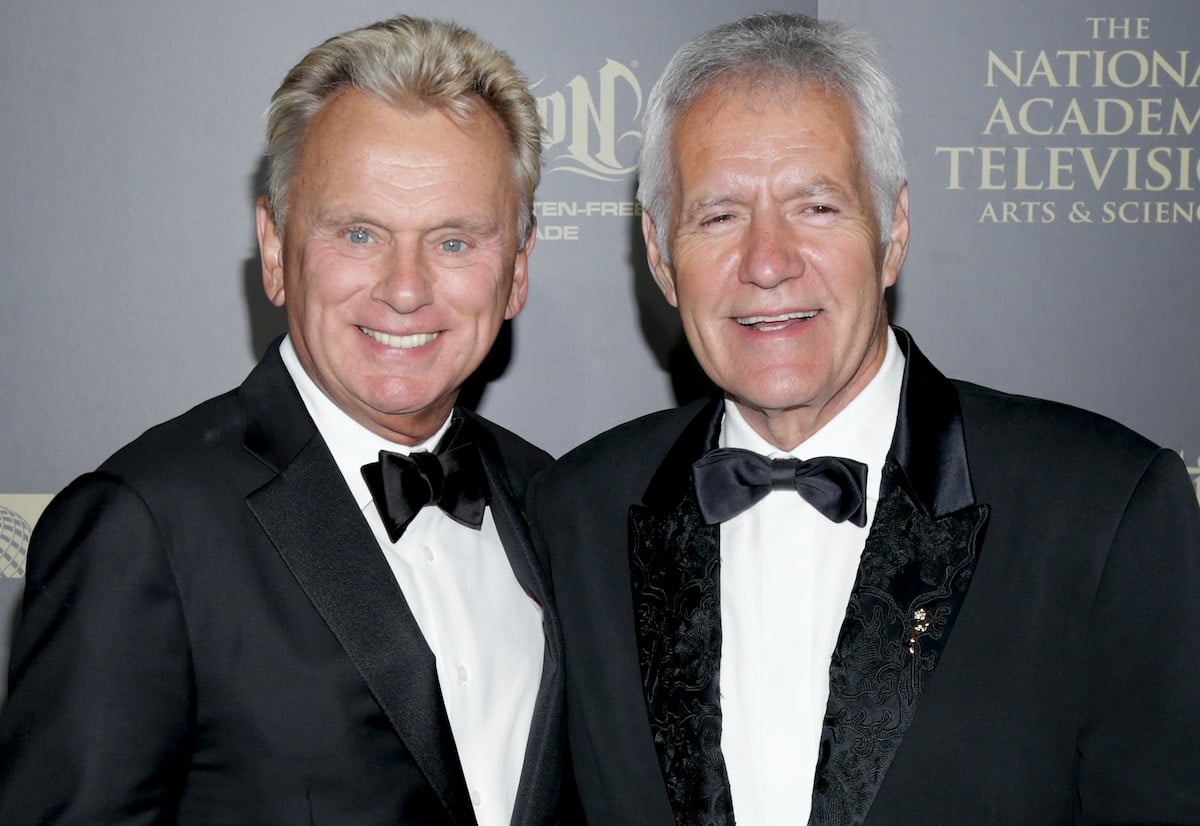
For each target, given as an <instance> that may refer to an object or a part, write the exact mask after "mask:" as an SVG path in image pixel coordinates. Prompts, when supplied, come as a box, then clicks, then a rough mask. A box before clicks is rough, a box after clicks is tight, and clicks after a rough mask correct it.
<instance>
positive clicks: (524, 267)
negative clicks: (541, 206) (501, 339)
mask: <svg viewBox="0 0 1200 826" xmlns="http://www.w3.org/2000/svg"><path fill="white" fill-rule="evenodd" d="M536 240H537V221H536V219H535V220H534V223H533V224H532V225H531V226H530V227H529V237H527V238H526V239H525V243H524V244H522V245H521V248H520V249H519V250H517V257H516V260H515V261H513V279H512V289H511V290H510V291H509V293H508V304H507V305H506V306H505V308H504V318H505V320H506V321H507V320H508V319H510V318H515V317H516V315H517V313H519V312H521V308H522V307H524V306H525V299H526V298H527V297H528V295H529V254H530V253H531V252H533V244H534V242H535V241H536Z"/></svg>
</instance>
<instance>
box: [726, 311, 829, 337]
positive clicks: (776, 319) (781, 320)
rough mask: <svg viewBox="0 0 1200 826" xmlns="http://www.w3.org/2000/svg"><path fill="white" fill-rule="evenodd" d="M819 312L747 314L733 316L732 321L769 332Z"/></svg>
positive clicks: (810, 317) (807, 318)
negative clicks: (737, 316) (738, 316)
mask: <svg viewBox="0 0 1200 826" xmlns="http://www.w3.org/2000/svg"><path fill="white" fill-rule="evenodd" d="M820 312H821V311H820V310H806V311H805V312H802V313H782V314H781V315H748V316H743V317H741V318H735V319H734V321H736V322H737V323H738V324H741V325H742V326H743V327H751V328H753V329H755V330H761V331H762V332H767V333H769V332H772V331H774V330H782V329H783V328H784V327H787V326H788V325H790V324H792V323H794V322H797V321H808V320H810V319H813V318H816V317H817V314H818V313H820Z"/></svg>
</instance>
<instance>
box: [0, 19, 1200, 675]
mask: <svg viewBox="0 0 1200 826" xmlns="http://www.w3.org/2000/svg"><path fill="white" fill-rule="evenodd" d="M774 5H775V4H772V3H757V2H750V0H735V2H733V3H729V2H716V0H700V1H699V2H698V1H697V0H674V2H665V3H655V4H647V3H644V2H633V1H632V0H609V2H606V3H603V4H595V3H582V2H564V1H563V0H560V1H559V2H553V0H518V2H515V3H514V2H509V3H505V4H495V5H494V6H491V7H485V6H484V4H482V3H471V2H467V1H466V0H442V1H441V2H436V3H435V2H429V1H428V0H422V1H421V2H414V3H409V4H407V5H405V6H404V7H403V8H402V9H401V8H399V7H397V6H396V5H394V4H392V3H382V2H367V1H366V0H358V1H357V2H355V1H353V0H350V1H348V2H341V3H337V4H328V5H327V6H325V7H317V8H313V7H311V4H310V7H307V8H301V7H298V6H297V5H296V4H292V3H284V2H281V0H270V2H258V3H253V4H245V3H241V2H237V3H235V2H233V0H210V2H207V3H204V4H187V5H184V4H163V3H158V2H152V1H151V0H125V2H110V3H104V4H94V3H86V2H81V0H74V2H61V3H55V4H24V3H5V4H3V5H2V6H0V77H3V79H4V81H5V82H4V83H3V84H0V111H2V112H3V113H4V116H3V118H0V250H2V251H3V252H2V253H0V279H2V280H0V284H2V290H0V347H2V350H0V352H2V354H3V355H2V357H0V413H2V415H3V421H4V423H5V428H4V430H3V436H2V437H0V664H2V663H3V661H4V660H5V659H6V658H7V645H8V637H9V633H8V628H9V625H10V622H11V618H12V615H13V613H14V612H15V608H16V604H17V595H18V593H19V588H20V585H21V579H20V576H21V574H22V571H23V553H24V543H25V541H26V540H27V532H28V529H29V526H30V525H31V524H32V523H33V522H34V521H35V520H36V518H37V515H38V514H39V513H40V510H41V507H43V506H44V504H45V501H46V500H47V498H48V496H49V495H50V494H52V493H53V492H55V491H57V490H58V489H60V488H61V487H63V486H64V485H65V484H66V483H67V482H69V481H70V479H71V478H73V477H74V476H76V475H77V474H79V473H81V472H84V471H86V470H88V469H90V468H92V467H94V466H95V465H96V464H98V463H99V462H100V461H101V460H102V459H103V458H104V457H105V456H107V455H108V454H109V453H111V452H112V451H113V450H114V449H115V448H117V447H118V446H120V445H121V444H123V443H125V442H127V441H129V440H130V439H132V438H133V437H134V436H136V435H137V434H138V433H140V432H141V431H142V430H144V429H145V428H146V427H148V426H150V425H151V424H153V423H155V422H157V421H161V420H163V419H165V418H168V417H170V416H172V415H175V414H177V413H179V412H181V411H182V410H184V409H186V408H187V407H189V406H191V405H192V404H194V403H196V402H198V401H200V400H202V399H204V398H207V397H208V396H211V395H214V394H216V393H218V392H221V391H223V390H225V389H228V388H229V387H231V386H233V385H235V384H236V383H238V382H239V381H240V380H241V379H242V377H243V376H244V375H245V373H246V372H247V371H248V370H249V368H250V367H251V366H252V364H253V363H254V362H255V361H256V360H257V358H258V356H259V355H260V354H261V352H262V350H263V348H264V347H265V345H266V343H267V342H268V341H269V340H270V339H271V338H272V337H273V336H274V335H275V334H276V333H277V332H279V331H280V330H281V329H282V316H281V314H280V313H279V312H277V311H276V310H275V309H274V308H272V307H271V306H270V305H269V304H268V302H267V301H266V300H265V298H263V296H262V290H261V286H260V281H259V275H258V265H257V253H256V249H255V242H254V230H253V199H254V196H255V195H256V194H258V192H259V189H260V186H259V181H260V180H261V176H262V173H263V168H262V162H261V158H262V151H263V139H262V117H261V116H262V112H263V110H264V108H265V107H266V104H267V101H268V100H269V98H270V95H271V92H272V91H273V90H274V89H275V87H276V86H277V85H278V82H279V80H280V79H281V78H282V76H283V73H284V72H285V71H286V70H287V69H288V68H289V67H290V66H291V65H292V64H293V63H294V62H295V61H296V60H297V59H299V57H300V56H301V55H302V54H303V52H304V51H306V50H307V49H308V48H309V47H310V46H312V45H313V44H315V43H316V42H318V41H319V40H321V39H323V38H325V37H327V36H329V35H331V34H333V33H335V32H338V31H342V30H345V29H347V28H352V27H354V26H357V25H361V24H364V23H367V22H370V21H372V20H375V19H379V18H381V17H386V16H389V15H391V14H394V13H396V12H397V11H400V10H403V11H406V12H411V13H415V14H423V15H431V16H441V17H449V18H453V19H456V20H458V21H460V22H462V23H465V24H467V25H469V26H471V27H473V28H476V29H477V30H479V31H480V32H481V33H482V34H483V35H484V36H486V37H488V38H489V39H491V40H493V41H494V42H496V43H498V44H499V45H501V46H502V47H504V48H505V49H507V50H509V51H510V52H511V53H512V54H513V55H514V57H515V58H516V60H517V62H518V64H519V65H520V66H521V67H522V68H523V69H524V71H525V72H526V74H527V75H528V76H529V77H530V79H531V80H532V81H534V82H535V84H536V87H535V93H536V94H537V95H538V97H539V99H540V100H541V102H542V106H543V116H544V119H545V120H546V125H547V128H548V130H549V135H550V143H549V147H548V150H547V153H546V173H545V175H544V178H543V183H542V186H541V188H540V189H539V191H538V217H539V221H540V227H541V228H540V234H541V237H540V240H539V241H538V244H537V247H536V250H535V252H534V255H533V258H532V283H531V289H530V300H529V303H528V304H527V306H526V308H525V310H524V312H522V314H521V315H520V317H519V318H518V319H517V320H516V322H515V323H514V324H513V325H511V328H510V329H509V330H508V331H507V332H506V334H505V335H504V336H503V338H502V341H501V346H500V347H499V348H498V352H497V354H496V358H494V359H492V360H491V362H490V363H489V364H488V365H487V367H486V372H487V374H488V376H489V377H491V378H493V380H492V381H490V382H489V383H488V384H487V385H486V386H485V387H484V389H483V391H482V397H481V398H480V399H479V402H478V406H479V408H480V409H481V410H482V411H483V412H484V413H485V414H487V415H488V416H490V417H492V418H494V419H496V420H497V421H499V422H501V423H503V424H505V425H507V426H509V427H511V428H513V429H515V430H517V431H518V432H521V433H522V434H524V435H526V436H527V437H529V438H530V439H532V440H534V441H536V442H539V443H540V444H542V445H543V446H545V447H546V448H547V449H549V450H551V451H552V452H554V453H561V452H563V451H564V450H566V449H567V448H569V447H570V446H571V445H573V444H575V443H576V442H578V441H580V440H582V439H583V438H586V437H587V436H589V435H591V434H593V433H595V432H597V431H598V430H600V429H603V428H605V427H607V426H609V425H611V424H614V423H616V422H618V421H621V420H623V419H626V418H629V417H631V416H634V415H637V414H640V413H642V412H646V411H649V410H653V409H656V408H660V407H664V406H669V405H672V404H674V403H675V402H676V400H677V399H679V398H681V397H685V396H687V395H689V394H691V393H692V392H694V391H695V384H694V382H693V381H692V380H691V379H692V376H691V373H690V371H689V367H688V361H687V359H686V357H684V356H683V354H682V353H681V351H680V334H679V329H678V325H677V323H676V322H675V321H674V319H673V317H672V314H671V312H670V311H669V308H667V307H666V305H665V303H664V302H663V301H662V300H661V299H660V298H659V297H658V295H657V291H656V290H655V289H654V287H653V286H652V285H651V284H650V282H649V279H648V277H647V276H646V274H645V267H644V264H643V261H642V254H643V250H642V247H641V241H640V237H639V231H638V217H637V214H636V207H635V205H634V204H633V191H634V174H635V170H634V168H633V164H634V158H635V157H636V153H637V149H638V145H639V136H638V132H637V129H638V119H639V115H640V106H641V105H642V104H643V102H644V96H645V95H646V93H648V92H649V89H650V86H651V85H652V83H653V81H654V79H655V78H656V77H657V75H658V73H659V71H660V70H661V68H662V67H663V65H664V64H665V62H666V60H667V59H668V57H669V56H670V54H671V52H672V51H673V50H674V49H675V48H676V47H677V46H678V45H680V44H681V43H682V42H684V41H685V40H686V39H688V38H689V37H691V36H693V35H695V34H697V33H698V32H700V31H702V30H704V29H706V28H708V27H710V26H712V25H714V24H716V23H719V22H724V21H726V20H730V19H733V18H734V17H737V16H740V15H742V14H744V13H749V12H751V11H756V10H760V9H766V8H771V7H773V6H774ZM787 5H788V7H789V8H791V9H794V10H801V11H809V12H814V11H819V13H820V15H821V16H823V17H832V18H839V19H844V20H847V21H849V22H852V23H854V24H856V25H859V26H862V27H864V28H866V29H867V30H868V31H870V32H871V33H872V34H873V35H874V37H875V38H876V40H877V42H878V44H879V46H880V50H881V53H882V54H883V57H884V60H885V62H886V63H887V64H888V66H889V67H890V68H891V70H892V72H893V74H894V76H895V78H896V81H897V85H898V87H899V91H900V95H901V101H902V106H903V128H904V131H905V136H906V148H907V156H908V160H909V165H910V179H911V197H912V224H913V243H912V249H911V253H910V257H909V261H908V264H907V265H906V267H905V271H904V273H903V275H902V277H901V282H900V285H899V287H898V288H897V290H896V291H895V296H894V302H895V311H896V312H895V318H896V320H897V321H898V322H899V323H900V324H902V325H904V326H907V327H908V328H909V329H910V330H912V331H913V333H914V334H915V335H916V336H917V339H918V341H919V342H920V344H921V346H922V348H923V349H924V350H925V351H926V352H927V353H928V354H929V355H930V356H931V357H932V358H933V359H934V361H935V362H936V363H938V364H939V365H940V366H941V367H942V368H943V369H944V370H945V371H946V372H948V373H950V374H951V375H955V376H960V377H969V378H973V379H975V380H978V381H981V382H983V383H987V384H992V385H995V386H998V387H1001V388H1003V389H1006V390H1011V391H1016V392H1022V393H1028V394H1033V395H1040V396H1048V397H1052V398H1057V399H1061V400H1064V401H1068V402H1072V403H1075V404H1079V405H1082V406H1084V407H1088V408H1092V409H1095V410H1099V411H1101V412H1103V413H1106V414H1108V415H1110V416H1113V417H1115V418H1118V419H1120V420H1122V421H1124V422H1126V423H1128V424H1130V425H1131V426H1133V427H1134V428H1136V429H1138V430H1140V431H1142V432H1143V433H1145V434H1146V435H1148V436H1149V437H1151V438H1153V439H1155V440H1156V441H1158V442H1160V443H1162V444H1164V445H1166V446H1168V447H1170V448H1171V449H1173V450H1177V451H1180V452H1181V453H1183V454H1184V456H1185V458H1186V459H1187V460H1188V464H1189V465H1191V466H1193V467H1194V466H1196V465H1198V464H1200V458H1198V457H1200V421H1198V417H1197V414H1196V409H1197V401H1198V399H1200V369H1198V368H1197V364H1196V363H1197V359H1196V346H1195V345H1196V342H1197V333H1198V332H1200V326H1198V324H1197V315H1198V311H1200V281H1198V279H1197V278H1196V265H1195V263H1194V261H1195V260H1196V253H1197V252H1198V251H1200V245H1198V244H1197V241H1196V230H1197V226H1198V225H1200V203H1198V202H1200V194H1198V193H1200V168H1198V167H1200V141H1197V132H1198V130H1200V122H1198V120H1200V88H1198V87H1200V77H1197V73H1198V72H1200V68H1198V66H1200V56H1198V55H1196V54H1195V50H1194V47H1195V43H1196V42H1197V35H1198V34H1200V5H1198V4H1197V3H1195V2H1182V1H1181V0H1175V1H1174V2H1167V0H1153V1H1148V0H1141V2H1138V3H1128V2H1119V0H1068V1H1066V2H1059V3H1056V4H1054V5H1053V7H1049V8H1047V7H1046V4H1042V3H1035V2H1028V1H1027V0H997V2H992V3H989V4H970V5H969V6H968V7H963V8H958V7H955V6H954V5H953V4H945V3H936V4H935V3H933V2H931V1H930V0H900V1H899V2H897V0H823V2H821V3H820V8H819V10H818V9H817V8H816V7H817V3H816V2H815V0H810V1H809V2H803V3H794V2H793V3H789V4H787ZM964 5H965V4H964ZM1134 7H1136V11H1131V9H1133V8H1134ZM1131 15H1132V16H1131ZM1180 51H1187V52H1189V54H1186V55H1182V56H1181V55H1180ZM1097 52H1100V53H1102V54H1099V55H1098V54H1097ZM1143 75H1144V76H1143ZM1176 76H1178V79H1177V78H1176ZM1130 113H1132V115H1131V114H1130ZM1101 117H1102V118H1103V120H1101ZM2 692H3V689H2V688H0V695H2Z"/></svg>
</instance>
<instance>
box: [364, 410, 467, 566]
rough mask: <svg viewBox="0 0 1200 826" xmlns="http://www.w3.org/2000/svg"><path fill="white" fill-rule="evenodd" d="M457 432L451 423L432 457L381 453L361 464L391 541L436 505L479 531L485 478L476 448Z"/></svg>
mask: <svg viewBox="0 0 1200 826" xmlns="http://www.w3.org/2000/svg"><path fill="white" fill-rule="evenodd" d="M458 430H459V426H458V424H457V423H456V424H454V425H452V430H451V432H450V433H448V434H447V435H446V438H445V439H443V444H444V445H446V447H444V448H442V449H439V450H438V451H437V452H436V453H430V452H428V451H424V450H422V451H415V452H413V453H410V454H408V455H407V456H405V455H404V454H402V453H392V452H391V451H388V450H381V451H379V461H378V462H371V463H370V464H366V465H363V467H362V475H363V479H365V480H366V482H367V487H368V488H370V489H371V496H372V497H374V499H375V508H376V510H378V511H379V517H380V518H381V519H382V520H383V526H384V528H386V529H387V535H388V538H389V539H391V540H392V541H393V542H395V541H396V540H398V539H399V538H400V536H401V534H403V533H404V529H405V528H407V527H408V523H409V522H412V520H413V518H414V517H415V516H416V515H417V513H418V512H419V511H420V510H421V508H423V507H425V506H426V505H437V506H438V507H439V508H441V509H442V510H443V511H445V513H446V515H447V516H449V517H450V518H451V519H453V520H454V521H455V522H458V523H459V524H460V525H465V526H466V527H468V528H474V529H475V530H479V526H480V525H482V524H483V509H484V508H485V507H486V506H487V503H488V498H489V496H488V485H487V476H486V474H485V473H484V470H483V462H482V460H480V458H479V448H478V447H477V446H476V445H474V444H473V443H471V442H469V441H466V440H465V439H460V437H459V436H458ZM447 442H448V444H447Z"/></svg>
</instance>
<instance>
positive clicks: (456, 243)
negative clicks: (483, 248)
mask: <svg viewBox="0 0 1200 826" xmlns="http://www.w3.org/2000/svg"><path fill="white" fill-rule="evenodd" d="M466 248H467V244H466V242H465V241H463V240H462V239H460V238H451V239H450V240H449V241H443V242H442V249H444V250H445V251H446V252H462V251H463V250H465V249H466Z"/></svg>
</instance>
